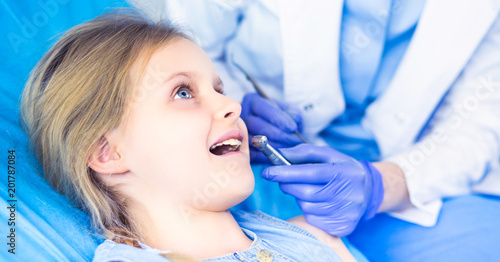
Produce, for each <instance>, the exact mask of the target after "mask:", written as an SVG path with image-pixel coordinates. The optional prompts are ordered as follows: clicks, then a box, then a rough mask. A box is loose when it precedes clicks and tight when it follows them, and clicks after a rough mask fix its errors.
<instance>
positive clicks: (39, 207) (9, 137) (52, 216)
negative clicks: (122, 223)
mask: <svg viewBox="0 0 500 262" xmlns="http://www.w3.org/2000/svg"><path fill="white" fill-rule="evenodd" d="M119 6H127V4H126V3H125V2H124V1H110V0H88V1H75V0H74V1H68V0H40V1H4V0H0V22H1V24H2V28H1V29H0V30H1V31H2V32H1V33H0V50H2V51H1V52H0V89H1V91H0V94H1V95H0V105H1V110H0V159H1V160H0V170H2V171H1V174H0V176H1V178H0V186H1V189H0V196H1V202H2V204H3V205H2V208H1V209H0V214H1V221H2V222H1V224H2V226H1V227H0V228H1V229H2V230H1V234H2V252H0V254H1V255H0V260H2V261H30V260H33V259H34V258H35V259H36V261H90V260H92V257H93V253H94V250H95V248H96V247H97V245H98V244H99V243H100V242H101V241H102V239H101V238H100V237H99V235H98V234H96V233H95V232H93V231H92V229H91V228H90V226H89V217H88V216H87V215H85V214H84V213H82V212H81V211H80V210H78V209H76V208H74V207H72V206H71V204H70V203H69V202H68V200H67V199H66V198H65V197H64V196H61V195H59V194H58V193H56V192H55V191H54V190H53V189H52V188H51V187H50V186H49V185H48V183H47V181H45V180H44V179H43V178H42V176H41V175H40V174H41V173H40V167H39V165H38V163H37V161H36V160H35V159H34V157H33V156H32V154H31V153H30V152H29V150H28V141H27V138H26V136H25V135H24V133H23V132H22V130H21V127H20V125H19V120H18V119H19V109H18V107H19V99H20V95H21V92H22V89H23V87H24V83H25V82H26V80H27V78H28V74H29V72H30V70H31V69H32V68H33V67H34V66H35V64H36V63H37V61H38V60H39V59H40V58H41V57H42V55H43V54H44V53H45V52H46V51H47V50H48V48H49V47H50V45H51V44H52V43H53V42H54V41H55V40H56V39H57V38H56V37H54V36H55V35H58V34H60V33H62V32H64V31H66V30H67V29H69V28H70V27H72V26H74V25H76V24H79V23H82V22H84V21H87V20H90V19H92V18H94V17H96V16H97V15H99V14H102V13H104V12H105V11H107V9H108V7H119ZM9 156H10V159H9ZM9 160H10V163H9ZM9 168H10V170H11V173H13V172H12V170H15V174H10V177H9V174H8V170H9ZM14 168H15V169H14ZM4 206H7V207H10V208H5V207H4ZM6 236H7V238H6ZM5 241H7V243H8V244H7V245H6V244H5ZM9 250H10V251H9ZM10 252H15V254H11V253H10Z"/></svg>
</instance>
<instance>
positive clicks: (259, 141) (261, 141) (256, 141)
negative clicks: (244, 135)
mask: <svg viewBox="0 0 500 262" xmlns="http://www.w3.org/2000/svg"><path fill="white" fill-rule="evenodd" d="M252 145H253V146H254V147H256V148H258V149H262V148H264V147H266V145H267V137H266V136H254V137H253V138H252Z"/></svg>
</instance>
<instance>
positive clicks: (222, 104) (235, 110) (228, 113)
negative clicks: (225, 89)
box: [213, 93, 241, 120]
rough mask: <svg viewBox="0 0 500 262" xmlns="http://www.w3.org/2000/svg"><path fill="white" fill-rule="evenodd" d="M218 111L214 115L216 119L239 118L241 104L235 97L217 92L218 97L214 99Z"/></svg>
mask: <svg viewBox="0 0 500 262" xmlns="http://www.w3.org/2000/svg"><path fill="white" fill-rule="evenodd" d="M213 103H214V105H215V106H216V111H215V115H214V117H215V118H216V119H221V120H222V119H235V120H237V119H238V118H239V117H240V114H241V105H240V104H239V103H238V102H236V101H234V100H233V99H231V98H229V97H227V96H224V95H222V94H218V93H217V99H214V102H213Z"/></svg>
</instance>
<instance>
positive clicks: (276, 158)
mask: <svg viewBox="0 0 500 262" xmlns="http://www.w3.org/2000/svg"><path fill="white" fill-rule="evenodd" d="M252 145H253V146H254V147H256V148H258V149H259V150H260V151H261V152H262V153H263V154H264V155H265V156H266V157H267V159H269V160H270V161H271V163H273V164H274V165H277V166H281V165H287V166H289V165H291V164H290V162H288V160H287V159H286V158H285V157H284V156H283V155H282V154H280V153H279V152H278V151H277V150H276V149H274V148H273V147H272V146H271V145H270V144H268V143H267V137H266V136H254V137H253V138H252Z"/></svg>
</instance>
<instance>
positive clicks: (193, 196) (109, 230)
mask: <svg viewBox="0 0 500 262" xmlns="http://www.w3.org/2000/svg"><path fill="white" fill-rule="evenodd" d="M240 111H241V108H240V105H239V104H238V103H237V102H235V101H233V100H231V99H229V98H228V97H225V96H224V95H223V84H222V82H221V80H220V79H219V77H218V75H217V72H216V71H215V68H214V66H213V64H212V62H211V61H210V59H209V58H208V56H207V55H206V54H205V53H204V52H203V50H202V49H200V48H199V47H197V46H196V45H195V44H194V43H193V42H192V41H191V40H190V39H189V38H188V37H186V36H185V35H184V34H182V33H181V32H180V31H178V30H177V29H175V28H173V27H171V26H169V25H168V24H165V23H162V24H153V23H151V22H149V21H147V20H146V19H145V18H143V17H141V16H140V15H138V14H136V13H134V12H132V11H129V12H127V13H125V12H114V13H110V14H107V15H104V16H101V17H98V18H96V19H94V20H92V21H90V22H87V23H84V24H81V25H79V26H76V27H74V28H73V29H71V30H70V31H69V32H67V33H66V34H65V35H63V36H62V37H61V39H59V40H58V41H57V43H56V44H55V45H54V46H53V47H52V48H51V49H50V50H49V51H48V53H47V54H46V55H45V56H44V57H43V58H42V59H41V61H40V62H39V63H38V65H37V66H36V67H35V69H34V70H33V72H32V74H31V77H30V79H29V80H28V83H27V85H26V88H25V91H24V94H23V98H22V113H23V119H24V122H25V124H26V130H27V132H28V134H29V136H30V139H31V144H32V146H33V151H34V152H35V154H36V156H37V157H38V159H39V161H40V163H41V165H42V167H43V170H44V174H45V176H46V178H47V180H48V181H49V182H50V184H51V185H52V186H53V187H54V188H55V189H57V190H58V191H59V192H61V193H62V194H64V195H66V196H68V197H69V198H70V199H71V200H73V202H74V203H75V204H76V205H77V206H78V207H80V208H82V209H83V210H85V211H86V212H87V213H88V214H89V215H90V216H91V218H92V221H93V223H94V225H95V226H96V227H97V228H98V229H99V230H100V231H101V232H102V233H103V235H104V237H105V238H107V239H108V240H106V241H105V242H104V243H103V244H101V245H100V246H99V248H98V249H97V250H96V254H95V258H94V260H95V261H165V257H167V258H168V259H170V260H171V261H191V260H193V259H196V260H202V259H204V260H205V261H215V260H216V261H242V260H245V261H294V260H295V261H305V260H313V261H317V260H321V261H338V260H340V259H341V258H342V259H345V260H350V259H353V258H352V256H351V255H350V254H349V252H348V251H347V250H346V248H345V246H344V245H343V243H342V242H341V240H340V239H338V238H335V237H333V236H330V235H328V234H326V233H324V232H323V231H321V230H319V229H317V228H314V227H312V226H310V225H309V224H307V223H306V222H305V220H304V219H303V218H302V217H298V218H294V219H292V220H291V222H292V223H293V224H292V223H288V222H285V221H282V220H279V219H277V218H273V217H270V216H268V215H266V214H263V213H260V212H255V213H245V212H234V213H231V212H229V211H228V209H229V208H230V207H232V206H234V205H236V204H238V203H240V202H241V201H243V200H244V199H245V198H247V197H248V196H249V195H250V194H251V193H252V190H253V186H254V178H253V174H252V170H251V168H250V164H249V149H248V135H247V130H246V127H245V125H244V123H243V121H242V120H241V119H240V118H239V116H240ZM162 250H163V251H162ZM179 254H183V255H179Z"/></svg>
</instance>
